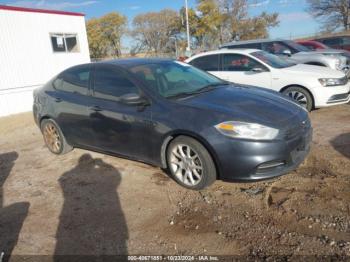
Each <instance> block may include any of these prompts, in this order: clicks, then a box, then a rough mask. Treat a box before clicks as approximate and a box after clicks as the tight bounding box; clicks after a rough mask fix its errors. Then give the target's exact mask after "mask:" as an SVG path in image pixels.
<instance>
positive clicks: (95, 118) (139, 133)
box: [89, 64, 153, 161]
mask: <svg viewBox="0 0 350 262" xmlns="http://www.w3.org/2000/svg"><path fill="white" fill-rule="evenodd" d="M126 94H142V95H144V94H143V93H142V90H141V89H140V88H139V87H138V86H137V85H136V84H135V83H134V82H133V81H132V80H131V79H130V78H129V77H128V74H127V73H126V72H125V71H124V70H122V69H121V68H118V67H117V66H114V65H107V64H95V69H94V80H93V93H92V101H91V103H90V105H89V110H90V119H91V127H92V132H93V137H91V140H92V143H93V146H94V147H95V148H96V149H98V150H102V151H106V152H111V153H116V154H120V155H124V156H128V157H131V158H135V159H140V160H145V161H150V160H151V155H152V151H153V148H151V145H150V144H148V143H147V141H148V140H147V137H149V136H151V135H152V130H153V125H152V123H151V105H143V106H140V105H130V104H126V103H124V102H122V101H121V97H122V96H124V95H126Z"/></svg>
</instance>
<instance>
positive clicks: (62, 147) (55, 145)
mask: <svg viewBox="0 0 350 262" xmlns="http://www.w3.org/2000/svg"><path fill="white" fill-rule="evenodd" d="M40 126H41V133H42V134H43V138H44V141H45V144H46V146H47V148H48V149H49V150H50V151H51V152H52V153H54V154H56V155H63V154H66V153H68V152H70V151H72V150H73V147H72V146H71V145H69V144H68V143H67V141H66V139H65V137H64V135H63V133H62V131H61V129H60V128H59V126H58V125H57V124H56V122H55V121H53V120H52V119H44V120H43V121H41V125H40Z"/></svg>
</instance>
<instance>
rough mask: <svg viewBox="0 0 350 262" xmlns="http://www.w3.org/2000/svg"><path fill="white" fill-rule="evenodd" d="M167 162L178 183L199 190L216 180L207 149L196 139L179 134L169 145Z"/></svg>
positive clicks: (213, 166) (212, 162) (213, 165)
mask: <svg viewBox="0 0 350 262" xmlns="http://www.w3.org/2000/svg"><path fill="white" fill-rule="evenodd" d="M167 163H168V168H169V171H170V173H171V175H172V177H173V178H174V179H175V181H176V182H178V183H179V184H180V185H182V186H184V187H186V188H189V189H193V190H200V189H203V188H205V187H207V186H209V185H211V184H212V183H213V182H214V181H215V180H216V168H215V164H214V161H213V159H212V157H211V156H210V154H209V152H208V151H207V149H206V148H205V147H204V146H203V145H202V144H201V143H199V142H198V141H197V140H195V139H193V138H190V137H187V136H179V137H177V138H175V139H174V140H173V141H172V142H171V143H170V145H169V147H168V150H167Z"/></svg>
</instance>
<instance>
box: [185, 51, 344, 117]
mask: <svg viewBox="0 0 350 262" xmlns="http://www.w3.org/2000/svg"><path fill="white" fill-rule="evenodd" d="M186 62H187V63H189V64H191V65H193V66H196V67H198V68H200V69H202V70H205V71H208V72H209V73H211V74H213V75H215V76H217V77H219V78H221V79H223V80H226V81H230V82H234V83H238V84H245V85H253V86H258V87H263V88H269V89H272V90H275V91H278V92H281V93H284V94H286V95H288V96H290V97H291V98H293V99H295V100H296V101H297V102H298V103H299V104H300V105H302V106H303V107H305V108H306V109H307V110H308V111H310V110H311V109H312V108H318V107H325V106H331V105H337V104H344V103H347V102H349V99H350V93H349V92H350V83H348V78H347V77H346V75H345V74H344V73H343V72H341V71H337V70H333V69H330V68H327V67H321V66H313V65H304V64H295V63H292V62H290V61H287V60H285V59H283V58H280V57H277V56H275V55H272V54H270V53H267V52H265V51H261V50H257V49H232V50H228V49H222V50H217V51H211V52H206V53H201V54H198V55H195V56H193V57H191V58H189V59H187V60H186Z"/></svg>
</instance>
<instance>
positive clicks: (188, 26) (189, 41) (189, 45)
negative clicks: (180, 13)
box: [185, 0, 191, 52]
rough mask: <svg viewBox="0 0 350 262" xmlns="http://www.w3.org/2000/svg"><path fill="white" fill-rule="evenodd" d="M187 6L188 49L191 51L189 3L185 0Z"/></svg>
mask: <svg viewBox="0 0 350 262" xmlns="http://www.w3.org/2000/svg"><path fill="white" fill-rule="evenodd" d="M185 8H186V29H187V48H186V51H188V52H190V51H191V40H190V25H189V22H188V3H187V0H185Z"/></svg>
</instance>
